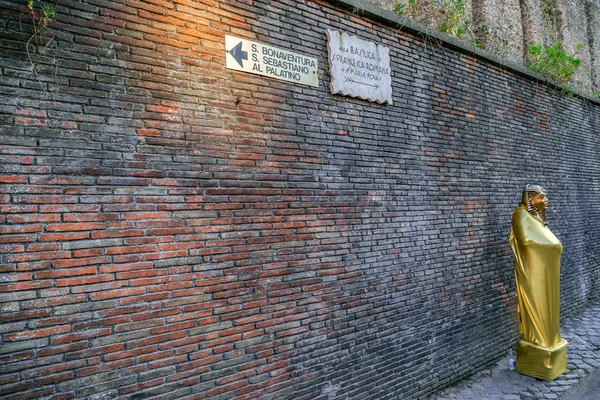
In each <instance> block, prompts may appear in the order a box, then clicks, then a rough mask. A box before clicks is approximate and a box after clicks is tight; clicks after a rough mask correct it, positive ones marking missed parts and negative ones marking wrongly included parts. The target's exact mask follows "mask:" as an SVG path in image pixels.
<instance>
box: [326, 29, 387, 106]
mask: <svg viewBox="0 0 600 400" xmlns="http://www.w3.org/2000/svg"><path fill="white" fill-rule="evenodd" d="M327 38H328V42H327V44H328V50H329V72H330V74H331V84H330V89H331V93H332V94H343V95H345V96H351V97H358V98H359V99H363V100H368V101H374V102H377V103H388V104H392V76H391V73H390V49H389V48H388V47H384V46H381V45H378V44H375V43H373V42H370V41H368V40H363V39H360V38H358V37H356V36H352V35H349V34H347V33H345V32H343V33H340V32H338V31H332V30H329V29H328V30H327Z"/></svg>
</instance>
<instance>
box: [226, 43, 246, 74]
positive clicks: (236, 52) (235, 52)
mask: <svg viewBox="0 0 600 400" xmlns="http://www.w3.org/2000/svg"><path fill="white" fill-rule="evenodd" d="M229 54H231V56H232V57H233V59H234V60H235V61H237V62H238V64H240V67H242V68H244V64H243V60H247V59H248V52H247V51H244V50H242V42H239V43H238V44H236V45H235V47H234V48H233V49H231V50H229Z"/></svg>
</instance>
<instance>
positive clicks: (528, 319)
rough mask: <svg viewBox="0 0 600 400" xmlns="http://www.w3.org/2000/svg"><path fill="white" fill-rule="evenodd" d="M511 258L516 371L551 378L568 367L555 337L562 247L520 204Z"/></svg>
mask: <svg viewBox="0 0 600 400" xmlns="http://www.w3.org/2000/svg"><path fill="white" fill-rule="evenodd" d="M509 242H510V245H511V247H512V250H513V253H514V255H515V280H516V292H517V315H518V320H519V332H520V333H521V336H522V338H521V339H520V340H519V342H517V360H516V364H517V365H516V369H517V371H518V372H520V373H523V374H525V375H530V376H534V377H536V378H540V379H545V380H553V379H555V378H556V377H557V376H559V375H560V374H562V373H563V372H564V371H565V370H566V368H567V357H566V346H567V341H566V340H564V339H561V338H560V315H559V312H560V256H561V254H562V245H561V243H560V241H559V240H558V239H557V238H556V236H554V234H553V233H552V231H550V229H549V228H548V227H546V226H544V223H543V222H542V220H541V219H540V218H539V217H537V216H535V215H532V214H531V213H529V212H528V211H527V207H526V206H525V205H524V204H523V203H521V204H520V205H519V207H517V208H516V209H515V211H514V213H513V217H512V230H511V233H510V238H509Z"/></svg>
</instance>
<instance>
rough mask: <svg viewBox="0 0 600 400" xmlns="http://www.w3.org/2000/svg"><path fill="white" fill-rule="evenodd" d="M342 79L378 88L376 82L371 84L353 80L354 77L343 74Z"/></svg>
mask: <svg viewBox="0 0 600 400" xmlns="http://www.w3.org/2000/svg"><path fill="white" fill-rule="evenodd" d="M344 79H345V80H346V82H352V83H358V84H359V85H365V86H371V87H374V88H376V89H378V88H379V85H378V84H374V85H371V84H370V83H364V82H360V81H355V80H354V79H352V78H349V77H347V76H345V77H344Z"/></svg>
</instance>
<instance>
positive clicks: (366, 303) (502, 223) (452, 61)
mask: <svg viewBox="0 0 600 400" xmlns="http://www.w3.org/2000/svg"><path fill="white" fill-rule="evenodd" d="M22 3H23V2H17V1H6V0H1V1H0V15H1V18H0V33H1V38H0V54H1V57H0V68H1V69H0V71H1V77H0V98H1V102H0V157H1V162H0V171H1V172H0V183H1V187H0V235H1V236H0V253H1V254H0V271H1V272H2V283H0V301H1V303H0V304H1V312H2V315H1V320H2V324H1V325H0V326H1V329H0V371H1V372H0V394H1V395H2V396H5V398H14V399H21V398H50V397H51V396H56V397H52V398H57V399H58V398H62V399H68V398H130V399H141V398H150V397H151V398H153V399H167V398H187V399H192V398H194V399H202V398H211V399H225V398H237V399H249V398H263V399H269V398H277V399H285V398H290V399H291V398H294V399H309V398H310V399H341V398H352V399H366V398H370V399H397V398H402V399H410V398H418V397H424V396H425V395H427V394H428V393H431V392H432V391H434V390H436V389H439V388H441V387H442V386H444V385H447V384H448V383H450V382H452V381H454V380H456V379H459V378H461V377H464V376H466V375H468V374H470V373H472V372H474V371H476V370H477V369H478V368H479V367H481V366H483V365H486V364H489V363H490V362H492V361H494V360H495V359H497V358H498V357H500V356H502V355H503V354H504V353H505V351H506V349H507V348H508V347H509V346H510V345H511V344H513V341H514V340H515V338H516V334H517V333H516V325H515V309H514V298H513V294H514V283H513V273H512V254H511V251H510V248H509V246H508V244H507V238H508V233H509V230H510V226H509V222H510V214H511V212H512V210H513V208H514V207H515V206H516V205H517V204H518V202H519V199H520V192H521V190H522V188H523V186H524V184H525V183H528V182H529V183H538V184H541V185H543V186H545V187H546V188H547V190H548V193H549V197H550V200H551V208H550V211H549V224H550V226H551V228H552V229H553V231H554V232H555V233H556V235H557V236H558V237H559V238H560V239H561V240H562V242H563V244H564V254H563V259H562V286H561V287H562V292H561V301H562V302H561V306H562V311H563V315H564V314H566V313H573V312H576V311H578V310H579V309H581V307H582V306H584V305H585V303H586V302H587V301H588V300H589V298H590V297H591V296H593V295H594V294H595V293H597V291H598V289H599V287H598V285H599V282H600V281H599V278H600V276H599V271H600V268H599V267H600V265H599V262H600V261H599V257H600V248H599V244H598V243H600V227H599V226H600V225H599V224H598V221H599V217H600V196H599V193H600V167H599V166H598V161H597V160H598V159H599V156H600V144H599V143H600V141H599V140H598V134H599V128H598V126H600V125H599V124H600V108H599V106H598V104H594V103H591V102H590V101H588V100H585V99H581V98H578V97H567V96H565V95H563V93H562V92H560V91H557V90H556V89H553V88H549V87H547V86H545V85H544V84H542V83H538V82H536V81H534V80H532V79H530V78H528V77H527V76H522V75H519V74H518V73H516V72H511V71H510V70H507V69H505V68H503V67H501V66H497V65H493V64H491V63H490V62H488V61H486V60H484V59H480V58H477V57H475V56H473V55H469V54H466V53H463V52H461V51H459V50H456V49H453V48H451V47H449V46H446V45H444V44H443V43H441V42H438V41H432V40H422V37H421V36H420V35H412V34H410V33H406V32H403V31H401V30H398V29H397V28H396V27H395V26H393V25H389V24H388V23H386V22H385V21H379V20H378V21H375V20H373V19H370V18H368V17H366V16H365V15H364V14H363V13H362V11H360V10H359V9H354V10H353V9H352V7H350V8H349V9H346V8H344V5H345V4H346V3H345V2H337V3H336V4H337V7H340V8H336V6H334V5H333V4H332V3H330V2H326V1H310V0H307V1H270V0H254V1H213V0H174V1H171V0H152V1H133V0H127V1H125V0H123V1H107V0H86V1H72V0H70V1H66V0H64V1H60V2H59V6H58V7H57V9H56V11H57V21H56V22H55V23H53V24H52V32H49V33H48V35H54V37H55V38H54V40H53V41H52V42H51V43H50V46H49V50H48V52H47V53H46V54H45V55H42V56H39V55H36V54H35V52H34V51H33V50H32V52H31V53H32V54H31V56H32V59H31V61H30V59H29V57H28V55H27V53H26V52H25V51H24V47H25V43H26V42H27V40H28V39H29V38H30V37H31V31H30V24H29V19H28V18H27V15H26V13H25V14H24V13H23V12H24V11H25V10H24V5H23V4H22ZM327 28H330V29H338V30H343V31H345V32H348V33H353V34H356V35H359V36H360V37H362V38H364V39H367V40H372V41H375V42H377V43H381V44H383V45H385V46H388V47H389V48H390V49H391V53H390V54H391V58H392V61H391V63H392V75H393V91H394V92H393V95H394V105H378V104H375V103H368V102H365V101H361V100H356V99H351V98H348V97H341V96H332V95H331V94H330V93H329V89H328V85H329V75H328V73H327V71H326V56H327V49H326V46H327V44H326V35H325V30H326V29H327ZM225 34H230V35H234V36H238V37H246V38H251V39H254V40H258V41H261V42H263V43H268V44H271V45H274V46H278V47H282V48H286V49H292V50H294V51H296V52H300V53H303V54H306V55H311V56H314V57H317V58H318V59H319V88H309V87H305V86H299V85H294V84H290V83H285V82H282V81H277V80H272V79H269V78H264V77H259V76H257V75H250V74H246V73H241V72H235V71H232V70H227V69H225V66H224V65H225V49H224V35H225ZM32 62H33V64H34V65H33V64H32ZM34 69H35V72H34ZM36 73H37V77H36Z"/></svg>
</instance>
